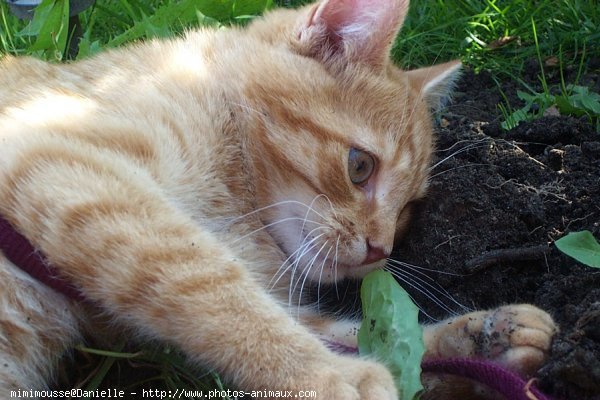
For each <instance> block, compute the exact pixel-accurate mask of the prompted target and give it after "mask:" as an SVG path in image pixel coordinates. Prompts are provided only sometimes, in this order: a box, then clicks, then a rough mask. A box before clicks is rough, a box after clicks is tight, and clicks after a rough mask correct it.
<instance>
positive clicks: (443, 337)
mask: <svg viewBox="0 0 600 400" xmlns="http://www.w3.org/2000/svg"><path fill="white" fill-rule="evenodd" d="M557 330H558V329H557V327H556V324H555V323H554V321H553V320H552V317H550V315H548V314H547V313H546V312H544V311H542V310H540V309H539V308H537V307H534V306H532V305H529V304H519V305H509V306H504V307H499V308H497V309H494V310H491V311H482V312H474V313H470V314H466V315H463V316H461V317H458V318H454V319H452V320H450V321H448V322H447V323H446V324H444V323H442V324H439V325H438V326H437V327H436V331H435V333H434V336H435V337H436V340H435V342H436V347H437V354H438V355H439V356H442V357H456V356H461V357H478V358H486V359H490V360H495V361H497V362H499V363H501V364H503V365H504V366H506V367H507V368H509V369H511V370H513V371H515V372H517V373H519V374H521V375H525V376H528V375H532V374H533V373H534V372H535V371H536V370H537V369H538V368H539V367H540V366H541V364H542V363H543V362H544V360H545V359H546V358H547V356H548V352H549V350H550V345H551V342H552V338H553V337H554V334H555V333H556V332H557Z"/></svg>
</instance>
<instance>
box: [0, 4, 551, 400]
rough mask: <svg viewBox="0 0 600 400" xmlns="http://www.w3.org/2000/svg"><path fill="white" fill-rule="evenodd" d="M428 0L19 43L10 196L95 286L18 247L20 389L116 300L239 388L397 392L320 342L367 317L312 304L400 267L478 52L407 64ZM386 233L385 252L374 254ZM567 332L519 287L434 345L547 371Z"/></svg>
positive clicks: (4, 186)
mask: <svg viewBox="0 0 600 400" xmlns="http://www.w3.org/2000/svg"><path fill="white" fill-rule="evenodd" d="M407 7H408V0H323V1H322V2H321V3H318V4H315V5H311V6H307V7H305V8H302V9H299V10H294V11H292V10H278V11H274V12H272V13H270V14H268V15H267V16H266V17H265V18H262V19H259V20H257V21H255V22H254V23H252V24H251V25H250V26H249V27H248V28H246V29H244V30H242V29H237V28H232V29H229V30H208V29H204V30H198V31H191V32H188V33H187V34H186V35H185V36H183V37H181V38H176V39H170V40H153V41H148V42H145V43H139V44H136V45H132V46H129V47H126V48H123V49H117V50H110V51H107V52H105V53H103V54H100V55H99V56H96V57H94V58H92V59H89V60H85V61H81V62H76V63H72V64H66V65H51V64H46V63H43V62H41V61H37V60H34V59H31V58H13V57H8V56H5V57H4V59H3V60H2V62H1V64H0V214H2V215H3V216H4V217H5V218H6V219H7V220H9V221H10V222H11V223H12V224H13V225H14V226H15V227H16V228H17V229H18V230H19V231H20V232H21V233H22V234H23V235H25V236H26V237H27V238H28V239H29V240H30V241H31V243H32V244H33V245H34V246H35V247H36V248H37V249H39V250H40V251H41V252H43V254H45V255H46V257H47V258H48V259H49V260H50V262H51V263H52V264H53V265H55V266H56V267H57V268H58V269H59V271H60V273H61V275H62V276H63V277H64V278H65V279H68V280H69V281H70V282H72V283H73V284H74V285H75V286H77V287H78V288H80V289H81V291H82V292H83V293H84V294H85V296H86V298H88V299H89V301H90V303H91V304H93V306H92V307H90V306H85V307H84V306H83V305H80V304H76V303H75V302H73V301H70V300H68V299H66V298H64V297H63V296H62V295H61V294H59V293H56V292H54V291H52V290H51V289H49V288H46V287H44V286H43V285H42V284H41V283H39V282H37V281H34V280H33V279H32V278H31V277H29V276H28V275H27V274H26V273H24V272H22V271H20V270H19V269H18V268H16V267H15V266H14V265H12V264H11V263H10V262H9V261H8V260H6V259H5V258H4V257H3V256H2V254H1V253H0V363H1V365H0V367H1V368H0V398H7V397H8V395H7V393H8V392H7V391H8V390H11V389H12V390H16V389H43V388H45V387H46V385H48V384H49V383H51V381H52V377H53V371H54V369H55V367H56V362H57V360H58V359H59V357H60V356H61V354H63V352H64V351H65V350H66V349H67V348H68V347H69V346H71V345H72V344H73V343H75V342H77V341H79V340H81V335H82V332H84V331H86V330H87V331H91V332H92V333H93V332H95V331H96V328H94V326H93V323H94V316H95V315H96V314H98V313H100V314H104V315H109V316H110V318H111V319H112V322H113V323H114V326H115V327H118V328H122V329H127V330H128V331H133V332H136V333H137V334H138V335H139V337H140V338H152V339H159V340H162V341H164V342H168V343H172V344H175V345H176V346H178V347H179V348H180V349H182V350H183V351H184V352H186V354H188V355H189V358H190V362H198V363H202V364H203V365H207V366H209V367H211V368H213V369H215V370H216V371H218V372H220V373H221V374H223V376H224V377H225V379H226V380H227V381H228V382H230V383H231V384H233V385H234V386H236V387H240V388H244V389H247V390H250V389H264V388H271V389H274V390H284V389H288V390H316V391H317V393H318V399H327V400H331V399H339V400H352V399H366V400H381V399H389V400H391V399H397V393H396V389H395V388H394V385H393V381H392V378H391V376H390V374H389V372H388V371H387V370H386V368H385V367H384V366H383V365H382V364H380V363H378V362H377V361H374V360H363V359H357V358H354V357H349V356H341V355H337V354H334V353H332V352H331V351H329V350H328V349H327V348H326V346H325V345H324V344H323V343H322V342H321V341H320V340H319V337H320V336H321V337H323V336H324V337H327V338H330V339H331V338H333V339H334V340H336V341H339V342H346V343H348V344H354V345H355V344H356V343H355V340H356V339H355V333H354V332H355V327H356V323H355V322H352V321H334V320H329V319H325V318H324V317H321V316H319V315H318V314H317V313H316V312H315V311H314V310H312V309H310V308H307V307H299V306H298V305H297V304H298V302H299V296H300V293H299V292H300V291H301V288H302V287H303V286H304V284H305V282H307V281H308V282H312V283H313V284H317V283H318V284H320V283H321V282H323V283H325V282H333V281H335V280H341V279H343V278H347V277H349V278H360V277H362V276H364V274H366V273H367V272H368V271H370V270H373V269H374V268H380V267H382V266H383V265H384V263H385V260H384V259H383V258H381V257H382V256H381V255H385V254H389V252H390V251H391V248H392V245H393V241H394V237H395V234H396V232H397V231H399V230H401V229H402V228H403V226H405V224H406V223H407V220H408V215H409V209H410V204H411V202H412V201H414V200H416V199H419V198H421V197H423V196H424V195H425V192H426V189H427V174H428V170H429V163H430V158H431V153H432V125H431V122H430V115H429V112H430V108H434V107H437V106H438V104H439V103H440V101H441V99H442V98H443V97H446V96H447V93H448V90H449V88H450V87H451V86H452V82H453V80H454V79H455V77H456V75H457V70H458V68H459V63H457V62H450V63H447V64H442V65H439V66H436V67H431V68H424V69H420V70H416V71H410V72H403V71H401V70H400V69H398V68H397V67H396V66H394V65H392V64H391V62H390V61H389V59H388V51H389V46H390V43H391V42H392V40H393V38H394V36H395V35H396V33H397V31H398V29H399V27H400V26H401V24H402V21H403V19H404V16H405V14H406V11H407ZM351 148H357V149H360V150H361V151H363V152H366V153H368V154H369V155H370V156H371V157H372V158H373V159H374V160H375V161H374V167H373V168H374V169H373V172H372V174H371V175H370V176H369V177H368V179H367V180H366V181H365V182H364V183H361V184H354V183H353V182H352V180H351V177H350V176H349V170H348V160H349V152H350V149H351ZM369 248H371V250H369ZM373 249H376V251H375V250H373ZM373 252H374V253H373ZM372 253H373V254H379V258H381V259H377V260H376V261H372V262H367V261H365V260H368V259H369V258H368V257H369V254H372ZM369 260H372V259H369ZM290 291H293V292H294V293H292V295H291V297H290V293H289V292H290ZM290 305H291V307H290ZM473 321H478V322H479V324H476V323H475V322H473ZM497 322H498V323H497ZM490 323H491V326H492V327H493V326H496V325H502V324H504V325H503V326H504V327H505V328H506V327H512V328H515V329H516V330H517V331H518V332H521V333H520V334H519V335H516V334H513V333H512V331H511V333H506V332H508V331H506V332H504V333H502V332H501V334H500V335H499V334H498V332H497V331H496V330H495V329H494V328H490ZM496 323H497V324H496ZM90 327H91V328H90ZM553 330H554V325H553V322H552V320H551V319H550V317H548V316H547V315H546V314H545V313H543V312H541V311H539V310H537V309H534V308H533V307H530V306H509V307H507V308H503V309H499V310H495V311H491V312H486V313H475V314H472V315H467V316H464V317H460V318H457V319H455V320H451V321H448V322H445V323H441V324H439V325H435V326H431V327H428V328H426V330H425V342H426V344H427V347H428V354H429V355H430V356H449V355H457V354H458V355H461V354H462V355H472V356H489V357H491V358H496V359H499V360H500V361H501V362H504V363H505V364H507V365H510V366H511V367H512V368H514V369H516V370H519V371H522V372H524V373H531V372H532V371H534V370H535V367H536V366H537V365H538V364H539V363H540V362H541V361H542V360H543V358H544V356H545V353H546V351H547V349H548V346H549V341H550V338H551V336H552V332H553ZM115 331H119V329H115ZM477 335H484V336H485V337H488V338H492V337H493V338H498V337H500V339H498V340H502V341H503V342H502V343H504V344H505V349H504V351H502V352H501V353H499V354H493V355H489V354H487V353H486V351H487V350H486V349H487V348H486V347H485V346H484V347H483V348H475V342H474V339H473V338H474V337H475V336H477ZM494 344H497V343H496V342H493V343H490V344H489V346H492V345H494ZM438 398H441V397H438Z"/></svg>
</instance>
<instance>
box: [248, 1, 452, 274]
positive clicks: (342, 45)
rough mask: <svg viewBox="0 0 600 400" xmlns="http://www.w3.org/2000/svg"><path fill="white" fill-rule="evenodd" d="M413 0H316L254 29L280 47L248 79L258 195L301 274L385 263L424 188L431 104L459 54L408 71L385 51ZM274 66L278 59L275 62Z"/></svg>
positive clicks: (439, 97)
mask: <svg viewBox="0 0 600 400" xmlns="http://www.w3.org/2000/svg"><path fill="white" fill-rule="evenodd" d="M407 8H408V0H323V1H321V2H320V3H317V4H315V5H312V6H310V7H307V8H304V9H301V10H298V11H283V12H277V13H273V14H271V15H270V16H267V17H266V18H265V20H263V21H261V22H258V23H256V24H254V26H252V27H251V28H250V29H251V30H250V32H254V34H255V35H257V36H258V37H260V38H261V40H263V41H267V42H268V43H269V44H270V45H271V46H272V47H273V50H272V52H271V55H270V57H277V58H278V59H277V60H276V61H272V62H271V63H272V64H274V65H276V66H275V67H269V68H271V70H270V71H269V74H268V76H266V75H264V74H263V75H261V72H259V71H257V72H256V74H257V75H261V78H260V79H257V80H256V82H254V83H253V84H251V85H249V86H248V87H247V89H246V90H247V92H246V94H247V96H248V102H249V105H250V106H251V107H252V108H253V109H254V110H257V111H259V113H260V114H261V115H262V116H261V118H260V122H259V124H258V128H257V129H256V133H255V134H254V135H253V137H252V141H253V144H252V145H253V146H255V148H256V152H257V153H258V154H257V155H256V158H255V164H256V169H257V180H258V183H257V185H256V187H257V199H258V204H257V206H258V207H268V206H270V205H272V204H278V205H277V206H274V207H269V208H267V209H266V211H265V212H264V213H263V214H262V215H263V221H264V222H265V223H266V224H267V225H268V230H269V233H270V234H271V236H273V237H274V238H275V240H276V241H277V243H278V244H279V246H280V247H281V248H282V249H283V251H284V252H285V253H286V254H287V256H289V259H288V261H289V263H290V264H293V267H292V268H295V275H296V278H295V279H298V277H299V276H300V277H301V279H304V277H307V279H309V280H312V281H320V282H331V281H334V280H339V279H342V278H345V277H361V276H363V275H364V274H366V273H367V272H368V271H370V270H372V269H374V268H380V267H383V266H384V265H385V259H386V257H387V256H389V254H390V253H391V251H392V246H393V244H394V237H395V236H396V234H397V232H399V231H401V230H402V228H403V227H404V226H405V225H406V224H407V222H408V218H409V214H410V208H411V203H412V202H413V201H415V200H417V199H419V198H421V197H422V196H424V194H425V192H426V190H427V180H428V172H429V167H430V158H431V152H432V126H431V122H430V120H431V116H430V110H431V109H432V108H435V107H438V105H439V104H440V103H441V102H442V101H443V98H445V97H446V96H447V92H448V91H449V89H450V87H451V86H452V82H453V80H454V79H455V77H456V75H457V71H458V69H459V67H460V63H458V62H451V63H447V64H442V65H438V66H435V67H430V68H423V69H419V70H414V71H410V72H404V71H401V70H400V69H399V68H397V67H396V66H394V65H393V64H392V63H391V62H390V60H389V50H390V46H391V43H392V42H393V40H394V38H395V36H396V34H397V32H398V29H399V28H400V26H401V25H402V22H403V20H404V17H405V15H406V12H407ZM277 66H279V67H277Z"/></svg>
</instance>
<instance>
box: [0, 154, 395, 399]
mask: <svg viewBox="0 0 600 400" xmlns="http://www.w3.org/2000/svg"><path fill="white" fill-rule="evenodd" d="M42 151H43V152H46V153H45V154H44V155H45V157H40V156H38V157H37V158H34V157H24V158H23V159H22V162H21V165H20V166H19V168H15V171H16V172H14V173H13V174H12V175H11V178H10V179H8V180H7V181H6V184H4V185H0V187H1V188H3V190H2V191H0V212H2V214H3V215H4V216H5V217H6V219H7V220H10V222H11V223H12V224H13V225H14V226H15V228H16V229H18V230H19V231H20V232H21V233H23V234H24V235H25V236H26V237H27V238H28V239H29V240H30V241H31V242H32V244H33V245H34V246H35V247H36V248H38V249H40V251H41V252H43V253H44V254H45V255H46V256H47V258H48V259H49V261H50V262H51V263H52V264H53V265H54V266H55V267H56V268H57V269H59V271H60V273H61V274H62V275H63V276H64V277H66V278H68V279H69V280H70V281H71V282H72V283H73V284H74V285H75V286H76V287H78V288H79V289H80V290H81V291H82V293H83V294H84V296H85V297H86V298H87V299H88V300H90V301H92V302H94V303H96V304H97V305H98V306H99V307H101V308H102V309H103V310H105V312H106V313H108V314H110V315H112V316H113V317H114V318H115V320H117V321H119V322H120V323H121V324H123V325H126V326H128V327H130V328H132V329H134V330H136V331H138V332H139V333H141V335H142V336H145V337H150V338H156V339H159V340H164V341H168V342H171V343H174V344H175V345H177V346H178V347H179V348H180V349H181V350H183V351H184V352H185V353H186V354H187V355H188V356H189V358H190V359H191V360H192V361H196V362H199V363H201V364H203V365H206V366H208V367H210V368H212V369H214V370H216V371H218V372H220V373H221V374H223V376H224V378H225V379H226V380H227V381H228V382H230V383H232V384H233V385H234V387H237V388H240V389H244V390H281V391H283V390H289V391H292V394H296V393H297V392H298V391H301V390H302V391H315V392H316V398H317V399H322V400H396V398H397V393H396V389H395V387H394V383H393V380H392V377H391V375H390V373H389V372H388V371H387V369H385V368H384V367H383V366H381V365H379V364H376V363H374V362H370V361H364V360H357V359H354V358H351V357H344V356H341V355H337V354H334V353H333V352H331V351H330V350H329V349H327V347H326V346H325V345H324V344H323V343H322V342H321V341H319V340H318V338H316V337H315V336H314V335H313V334H311V333H310V332H309V331H308V329H306V328H305V327H304V326H302V325H300V324H297V323H296V322H295V321H294V320H292V318H291V317H289V315H288V313H287V312H286V311H285V310H284V309H283V307H281V306H280V305H279V304H278V303H277V302H276V301H275V300H274V299H273V298H272V297H271V296H269V295H268V294H267V293H266V291H265V289H264V288H263V287H262V285H261V284H259V283H258V282H257V281H256V280H255V277H254V275H253V274H252V272H251V271H250V270H248V269H247V268H246V267H245V263H244V260H242V259H240V258H239V257H237V256H236V255H234V254H232V253H231V251H230V250H229V248H228V246H227V244H226V243H222V242H221V241H219V240H218V239H217V238H215V237H214V236H213V235H212V234H211V233H210V232H207V231H204V230H203V229H202V227H201V226H198V225H197V224H196V223H194V222H193V221H192V220H191V219H190V218H189V217H188V216H187V215H186V214H185V213H183V212H181V211H180V210H178V209H177V208H175V207H173V205H172V203H171V202H170V201H169V199H168V198H167V197H166V196H165V195H164V192H163V191H162V190H161V188H159V187H158V186H157V185H156V184H155V183H154V182H153V180H152V179H149V178H148V176H147V175H144V174H143V173H141V172H140V171H139V170H136V169H134V168H131V167H129V168H124V167H122V168H118V167H112V166H111V165H112V164H117V165H120V164H119V160H113V161H112V164H110V163H106V162H102V161H103V160H99V159H98V156H97V155H89V157H78V156H77V154H69V153H68V151H67V150H64V149H61V152H60V153H58V154H56V153H53V151H54V150H53V148H52V147H51V146H49V147H48V148H46V149H44V150H40V152H42ZM98 153H99V154H100V152H98ZM131 170H133V171H134V174H133V176H131V173H130V172H128V171H131ZM17 172H18V173H17ZM46 182H52V185H48V184H45V183H46ZM295 392H296V393H295ZM267 397H271V396H267Z"/></svg>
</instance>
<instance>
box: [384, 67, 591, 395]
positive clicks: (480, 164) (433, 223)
mask: <svg viewBox="0 0 600 400" xmlns="http://www.w3.org/2000/svg"><path fill="white" fill-rule="evenodd" d="M534 76H535V75H534ZM598 77H599V76H598V74H597V73H596V74H588V75H587V76H586V77H585V79H586V82H587V83H588V84H589V85H590V86H592V89H593V90H595V91H598V86H599V85H600V82H599V79H598ZM531 83H532V84H534V83H535V80H533V81H532V82H531ZM517 89H520V87H518V86H517V85H516V84H514V83H512V82H506V83H505V84H503V87H502V90H503V92H504V93H505V94H506V95H507V96H508V98H509V100H510V101H511V104H512V105H513V107H514V106H518V105H519V100H518V99H517V98H516V90H517ZM502 101H503V99H502V97H501V96H500V92H499V90H498V88H497V86H496V84H495V83H494V82H493V81H492V79H491V78H490V77H489V76H488V75H486V74H479V75H474V74H472V73H470V72H466V73H465V76H464V78H463V79H462V81H461V83H460V84H459V86H458V88H457V96H456V99H455V102H454V104H453V105H452V106H450V107H449V108H448V109H447V110H446V111H445V112H443V113H442V114H441V115H440V119H439V120H440V127H439V129H438V134H437V136H438V140H437V142H438V144H437V148H438V152H437V158H438V165H437V166H436V167H435V168H434V169H433V171H432V180H431V187H430V192H429V195H428V197H427V198H426V199H425V200H424V201H423V202H422V204H420V205H419V207H418V208H419V212H418V213H417V215H416V218H415V219H414V221H413V223H412V224H411V228H410V231H409V232H408V234H407V235H406V236H405V239H404V240H403V241H402V242H401V244H400V246H399V247H398V248H397V249H396V253H395V257H396V258H397V259H401V260H402V261H405V262H407V263H410V264H414V265H416V266H419V267H424V268H428V269H431V270H435V271H443V272H445V274H441V273H440V274H437V273H435V272H427V274H428V275H430V276H431V277H432V278H434V279H435V281H436V282H437V283H439V284H440V286H441V287H443V288H444V289H445V290H447V291H448V293H449V294H450V295H451V296H452V297H453V298H454V299H456V300H457V301H459V302H460V303H462V304H463V305H465V306H467V307H469V308H473V309H482V308H491V307H496V306H498V305H502V304H508V303H521V302H526V303H532V304H535V305H537V306H539V307H540V308H542V309H544V310H546V311H548V312H549V313H550V314H551V315H552V316H553V317H554V318H555V320H556V322H557V323H558V324H559V325H560V329H561V331H560V333H559V334H558V336H557V337H556V339H555V340H554V343H553V346H552V355H551V358H550V360H548V362H547V363H546V364H545V365H544V366H543V367H542V368H541V369H540V370H539V372H538V377H539V379H540V381H539V386H540V388H541V389H542V390H544V391H546V392H547V393H548V394H550V395H553V396H554V397H556V398H561V399H562V398H564V399H581V400H583V399H590V400H591V399H600V271H598V270H597V269H592V268H589V267H586V266H583V265H582V264H579V263H578V262H576V261H575V260H573V259H571V258H569V257H567V256H565V255H564V254H562V253H561V252H559V251H558V250H557V249H556V247H555V246H554V245H553V242H554V241H555V240H556V239H558V238H560V237H562V236H563V235H565V234H566V233H568V232H575V231H580V230H589V231H591V232H592V233H593V234H594V236H595V237H596V238H600V134H599V133H597V132H596V131H595V128H594V127H593V126H592V124H590V123H589V121H587V120H586V119H584V118H582V119H576V118H572V117H568V116H548V117H544V118H542V119H540V120H537V121H534V122H529V123H522V124H521V125H519V126H518V127H517V128H516V129H514V130H512V131H509V132H505V131H503V130H502V129H501V128H500V118H501V117H500V112H499V111H498V109H497V104H499V103H501V102H502ZM447 273H451V274H454V275H449V274H447ZM426 282H428V283H429V282H430V281H426ZM419 285H420V286H419ZM404 286H405V287H406V288H407V289H408V290H409V291H411V292H412V294H413V295H414V298H415V300H416V301H417V302H418V303H420V304H421V306H423V308H424V310H425V311H426V312H427V313H428V314H429V315H430V316H431V317H432V318H438V319H442V318H444V317H446V316H447V310H444V307H437V306H435V305H432V301H431V300H428V299H426V298H425V297H424V296H423V295H422V294H421V293H419V292H420V291H425V290H428V291H429V292H433V294H436V295H437V296H438V297H439V298H440V299H441V301H443V302H444V303H445V304H446V306H448V307H450V308H453V309H455V310H456V309H457V306H456V305H455V304H453V303H452V302H451V301H450V300H449V299H447V298H444V297H443V295H441V293H439V292H437V290H439V289H436V288H433V287H432V286H428V284H426V283H423V282H421V283H420V284H419V283H418V282H417V281H414V280H413V282H412V284H405V285H404ZM411 286H412V288H411Z"/></svg>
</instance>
